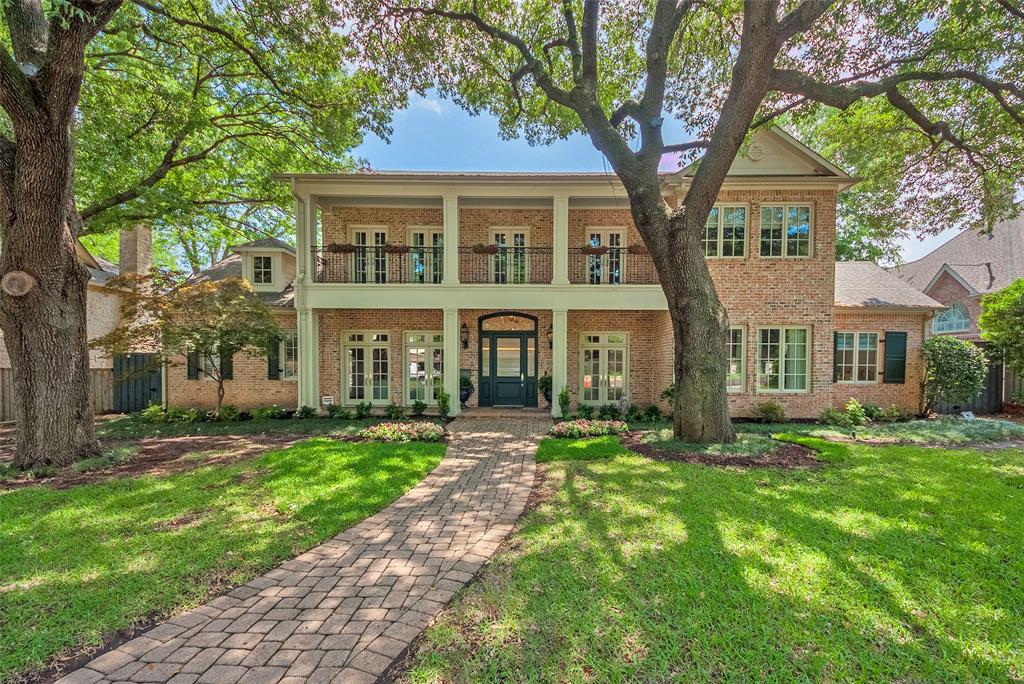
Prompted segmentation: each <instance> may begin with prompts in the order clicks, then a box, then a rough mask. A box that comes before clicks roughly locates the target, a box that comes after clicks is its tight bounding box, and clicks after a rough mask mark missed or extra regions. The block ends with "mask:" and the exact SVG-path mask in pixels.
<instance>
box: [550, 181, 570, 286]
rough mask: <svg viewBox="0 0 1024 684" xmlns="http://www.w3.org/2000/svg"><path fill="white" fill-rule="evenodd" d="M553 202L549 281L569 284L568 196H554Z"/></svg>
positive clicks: (554, 283)
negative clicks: (551, 268) (551, 267)
mask: <svg viewBox="0 0 1024 684" xmlns="http://www.w3.org/2000/svg"><path fill="white" fill-rule="evenodd" d="M553 202H554V222H553V225H552V230H553V231H554V234H553V235H552V242H551V244H552V266H553V270H552V273H551V283H552V284H553V285H568V284H569V197H568V195H564V196H556V197H554V198H553Z"/></svg>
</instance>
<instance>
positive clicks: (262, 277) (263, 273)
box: [252, 256, 274, 285]
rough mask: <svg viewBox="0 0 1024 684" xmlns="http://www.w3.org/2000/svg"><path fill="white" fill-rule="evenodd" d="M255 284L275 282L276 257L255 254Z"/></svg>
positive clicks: (253, 267)
mask: <svg viewBox="0 0 1024 684" xmlns="http://www.w3.org/2000/svg"><path fill="white" fill-rule="evenodd" d="M252 282H253V285H272V284H273V283H274V257H270V256H254V257H253V258H252Z"/></svg>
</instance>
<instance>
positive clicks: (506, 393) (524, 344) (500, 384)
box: [480, 332, 537, 406]
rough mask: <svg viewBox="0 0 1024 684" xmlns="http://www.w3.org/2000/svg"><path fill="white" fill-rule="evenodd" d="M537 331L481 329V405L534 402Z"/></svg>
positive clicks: (526, 404)
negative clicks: (490, 330)
mask: <svg viewBox="0 0 1024 684" xmlns="http://www.w3.org/2000/svg"><path fill="white" fill-rule="evenodd" d="M536 339H537V338H536V333H532V332H530V333H520V332H489V333H483V335H482V339H481V342H482V344H481V350H480V352H481V353H480V405H481V406H536V405H537V375H536Z"/></svg>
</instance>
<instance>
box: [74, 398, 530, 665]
mask: <svg viewBox="0 0 1024 684" xmlns="http://www.w3.org/2000/svg"><path fill="white" fill-rule="evenodd" d="M549 425H550V422H549V421H547V420H545V419H543V418H533V417H531V418H527V419H518V418H490V419H480V418H476V419H460V420H456V421H455V422H453V423H452V424H451V426H450V428H451V430H452V433H453V436H452V442H451V445H450V446H449V448H448V453H447V455H446V456H445V458H444V460H443V461H442V462H441V464H440V465H438V467H437V468H436V469H434V471H433V472H432V473H430V474H429V475H428V476H427V477H426V478H425V479H424V480H423V481H422V482H420V483H419V484H418V485H416V486H415V487H414V488H413V489H412V490H410V491H409V492H408V493H407V494H406V495H405V496H403V497H402V498H400V499H398V500H397V501H396V502H394V503H393V504H391V505H390V506H388V507H387V508H386V509H384V510H383V511H381V512H380V513H377V514H376V515H374V516H372V517H369V518H367V519H366V520H364V521H363V522H361V523H359V524H358V525H356V526H354V527H352V528H349V529H348V530H346V531H344V532H342V533H341V534H339V535H338V536H336V537H334V538H333V539H331V540H330V541H328V542H326V543H324V544H321V545H320V546H318V547H316V548H314V549H311V550H309V551H307V552H306V553H304V554H302V555H301V556H298V557H297V558H294V559H292V560H290V561H288V562H286V563H283V564H282V565H280V566H279V567H277V568H276V569H274V570H271V571H270V572H268V573H267V574H265V575H263V576H262V577H258V578H256V579H254V580H253V581H251V582H249V583H248V584H246V585H245V586H242V587H239V588H237V589H235V590H234V591H232V592H230V593H228V594H226V595H224V596H220V597H218V598H216V599H214V600H213V601H211V602H210V603H208V604H206V605H204V606H201V607H199V608H196V609H195V610H192V611H190V612H188V613H185V614H183V615H178V616H177V617H174V618H172V619H171V620H169V621H168V622H165V623H164V624H162V625H159V626H157V627H154V628H153V629H151V630H149V631H148V632H146V633H145V634H144V635H143V636H140V637H137V638H135V639H133V640H131V641H129V642H127V643H125V644H122V645H121V646H120V647H118V648H116V649H114V650H112V651H108V652H107V653H104V654H103V655H101V656H99V657H98V658H96V659H94V660H92V661H91V662H89V663H88V664H87V665H85V666H84V667H82V668H81V669H78V670H75V671H74V672H71V673H69V674H68V675H67V676H65V677H64V678H63V679H61V680H60V682H61V683H62V684H70V683H72V682H75V683H91V682H99V681H103V682H119V681H124V682H165V681H166V682H174V683H175V684H178V683H179V682H181V683H184V684H191V683H192V682H216V683H217V684H232V683H234V682H261V683H264V682H266V683H273V682H288V683H289V684H291V683H292V682H345V683H348V682H353V683H355V682H373V681H375V680H376V679H377V678H378V677H379V676H380V675H381V674H383V673H384V672H385V670H387V669H388V667H389V666H390V665H391V663H392V662H393V661H394V660H395V659H396V658H397V657H398V656H400V655H402V653H403V652H404V651H405V650H406V648H407V647H408V646H409V645H410V644H411V643H412V641H413V640H414V639H415V638H416V637H417V636H418V635H419V633H420V631H421V630H422V629H423V628H424V627H426V626H427V625H428V624H430V622H431V621H432V620H433V619H434V618H435V617H436V616H437V614H438V613H439V612H440V611H441V609H442V608H444V606H445V605H446V604H447V603H448V601H449V600H450V599H451V597H452V595H453V594H454V593H455V592H456V591H457V590H459V589H460V588H461V587H462V586H463V585H464V584H465V583H466V582H468V581H469V580H470V579H471V578H472V577H473V576H474V575H475V574H476V572H477V571H478V570H479V569H480V568H481V566H483V564H484V563H486V562H487V560H488V559H489V558H490V557H491V556H492V555H493V554H494V552H495V550H496V549H497V547H498V544H499V543H500V542H501V540H502V539H503V538H504V537H505V536H506V535H507V534H508V533H509V532H510V531H511V529H512V526H513V524H514V522H515V520H516V518H518V517H519V515H520V514H521V513H522V511H523V508H524V507H525V506H526V500H527V497H528V496H529V493H530V489H531V487H532V486H533V476H534V454H535V452H536V448H537V441H538V439H539V437H540V435H541V434H543V432H544V431H545V430H546V429H547V427H548V426H549Z"/></svg>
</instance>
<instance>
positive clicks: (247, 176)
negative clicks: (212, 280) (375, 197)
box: [75, 0, 406, 270]
mask: <svg viewBox="0 0 1024 684" xmlns="http://www.w3.org/2000/svg"><path fill="white" fill-rule="evenodd" d="M161 7H163V8H164V9H165V10H167V12H169V13H170V14H171V15H172V16H173V17H175V18H176V19H182V20H186V21H191V22H194V23H193V24H192V25H187V24H185V23H183V22H182V21H175V20H174V19H171V18H168V17H165V16H163V15H161V14H158V13H154V12H150V11H148V10H146V9H144V8H142V7H140V6H138V5H133V4H125V5H124V6H123V7H122V8H121V9H120V10H119V11H118V13H117V14H116V15H115V16H114V18H113V20H112V21H111V22H110V24H109V25H108V27H107V28H106V30H104V31H102V32H100V34H99V35H98V36H97V37H96V38H95V39H93V41H92V43H91V45H90V47H89V49H88V50H87V51H86V55H87V57H86V60H85V62H86V69H85V78H84V83H83V86H82V93H81V97H80V101H79V109H80V111H81V123H80V125H79V126H77V127H76V131H75V153H76V157H77V160H76V166H77V169H76V170H77V174H76V175H77V178H76V180H77V182H76V184H75V185H76V188H75V189H76V193H77V195H78V204H79V206H80V207H81V208H82V210H83V211H84V212H85V216H86V232H87V233H90V234H98V235H96V236H95V237H92V236H87V237H86V244H87V246H89V247H90V248H93V249H95V250H96V253H97V254H99V255H100V256H103V257H106V258H109V259H112V260H114V261H116V260H117V252H116V244H117V242H116V235H115V234H114V233H113V232H112V231H113V230H115V229H118V228H123V227H126V226H133V225H136V224H137V223H138V222H139V221H140V220H141V221H143V222H146V223H149V224H151V225H153V226H155V228H156V238H157V239H156V240H154V243H155V245H156V249H155V255H156V257H157V259H158V262H157V263H158V264H160V265H163V266H166V267H172V266H179V265H181V266H182V267H187V268H188V269H189V270H196V269H198V268H202V267H205V266H207V265H209V264H210V263H211V262H213V261H216V260H218V259H220V258H222V257H223V256H225V255H226V254H228V251H227V248H228V247H229V246H230V245H233V244H238V243H239V242H246V241H249V240H253V239H256V238H262V237H268V236H276V237H282V236H285V235H288V234H289V233H290V232H291V231H292V230H293V228H294V225H293V218H292V215H291V214H292V211H291V207H292V198H291V195H290V191H289V189H288V187H287V185H286V184H284V183H278V182H276V181H275V180H274V179H273V178H272V177H271V174H270V173H269V172H268V169H277V170H283V169H288V170H290V171H299V172H326V171H352V170H355V166H356V164H355V160H354V159H353V158H352V156H351V155H350V150H352V149H353V148H354V147H355V146H357V145H358V144H359V143H360V141H361V139H362V135H363V131H365V130H370V131H372V132H374V133H376V134H378V135H382V136H386V135H387V133H388V128H387V122H388V119H389V117H390V110H391V109H392V107H394V106H395V105H400V104H401V103H403V102H404V101H405V100H406V94H405V91H402V90H399V89H395V88H384V87H381V82H380V81H379V79H377V78H375V77H373V76H371V75H369V74H367V73H366V71H365V70H363V69H360V68H359V67H358V66H356V65H354V64H353V63H352V61H351V58H352V56H353V55H352V50H351V45H350V42H349V39H348V38H347V37H346V36H345V35H344V34H343V32H341V31H338V30H336V28H335V27H336V26H340V25H342V24H343V23H344V17H343V16H342V14H341V13H340V12H339V10H338V8H337V7H335V6H334V5H333V4H332V3H317V2H311V1H310V0H299V1H298V2H295V3H286V2H284V0H248V1H247V2H244V3H216V2H212V1H211V0H201V1H200V2H195V3H193V2H184V1H183V0H168V1H167V2H163V3H161ZM201 25H207V26H214V27H216V29H217V30H218V31H221V32H223V34H218V33H213V32H211V31H209V30H204V29H203V28H199V26H201ZM225 65H231V66H230V67H226V66H225ZM168 161H169V162H170V163H171V164H172V165H171V167H170V168H166V166H165V165H166V163H167V162H168ZM119 200H120V201H119ZM111 201H113V206H112V207H109V208H104V207H106V206H107V204H108V203H110V202H111ZM111 235H114V237H113V238H112V237H109V236H111ZM182 262H183V263H182Z"/></svg>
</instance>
